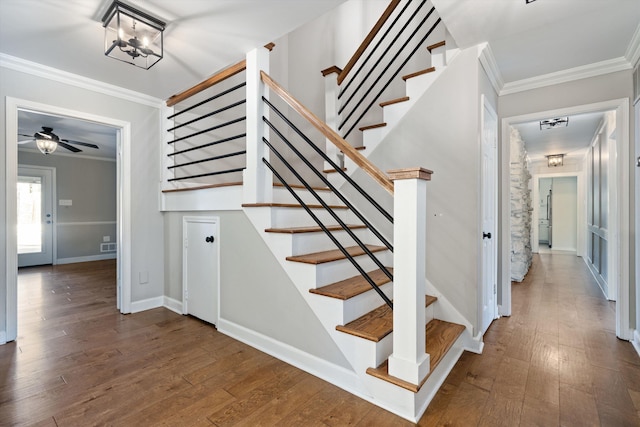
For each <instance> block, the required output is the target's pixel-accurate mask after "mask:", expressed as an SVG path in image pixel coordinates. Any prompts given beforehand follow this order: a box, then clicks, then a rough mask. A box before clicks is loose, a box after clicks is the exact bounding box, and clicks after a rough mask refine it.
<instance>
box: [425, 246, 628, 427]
mask: <svg viewBox="0 0 640 427" xmlns="http://www.w3.org/2000/svg"><path fill="white" fill-rule="evenodd" d="M512 292H513V294H512V298H513V306H512V316H511V317H503V318H500V319H498V320H496V321H494V322H493V324H492V325H491V327H490V328H489V330H488V332H487V334H486V335H485V347H484V352H483V354H482V355H476V354H471V353H468V352H466V353H464V354H463V357H462V358H461V359H460V361H459V362H458V364H457V365H456V367H455V368H454V370H453V371H452V372H451V374H450V375H449V377H448V378H447V380H446V383H445V385H444V387H443V388H442V389H441V390H440V392H439V393H438V395H437V396H436V398H435V399H434V401H433V402H432V404H431V406H430V407H429V409H428V410H427V413H426V414H425V416H424V417H423V420H422V421H425V420H429V419H430V421H429V422H428V423H426V424H424V425H467V426H470V425H484V426H498V425H502V426H516V425H518V424H519V425H520V426H535V425H537V426H556V425H563V426H598V425H602V426H640V418H639V417H638V413H639V411H640V358H639V357H638V355H637V354H636V352H635V351H634V349H633V347H632V345H631V344H630V343H628V342H626V341H621V340H618V339H617V338H616V336H615V303H613V302H609V301H607V300H606V299H605V298H604V297H603V295H602V292H601V290H600V288H598V286H597V284H596V282H595V280H594V279H593V276H592V275H591V273H590V272H589V271H588V270H587V268H586V266H585V264H584V261H583V260H582V258H579V257H576V256H575V255H561V254H554V255H550V254H541V255H534V262H533V265H532V267H531V270H530V271H529V273H528V274H527V276H526V277H525V280H524V281H523V282H522V283H514V284H513V286H512Z"/></svg>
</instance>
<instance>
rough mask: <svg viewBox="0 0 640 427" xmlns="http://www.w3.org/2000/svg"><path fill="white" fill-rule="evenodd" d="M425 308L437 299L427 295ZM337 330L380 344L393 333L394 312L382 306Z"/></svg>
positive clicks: (386, 306) (337, 327) (339, 326)
mask: <svg viewBox="0 0 640 427" xmlns="http://www.w3.org/2000/svg"><path fill="white" fill-rule="evenodd" d="M424 300H425V307H428V306H429V305H431V304H433V303H434V302H435V301H436V300H437V298H436V297H433V296H431V295H425V299H424ZM336 330H338V331H340V332H344V333H346V334H349V335H354V336H356V337H360V338H364V339H366V340H369V341H373V342H379V341H380V340H382V339H383V338H384V337H386V336H387V335H389V334H390V333H391V332H393V311H392V310H391V308H390V307H389V306H388V305H386V304H385V305H381V306H380V307H378V308H376V309H375V310H373V311H370V312H369V313H367V314H365V315H364V316H361V317H359V318H357V319H356V320H354V321H352V322H349V323H347V324H346V325H338V326H336Z"/></svg>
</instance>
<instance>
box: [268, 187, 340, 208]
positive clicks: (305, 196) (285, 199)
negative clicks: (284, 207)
mask: <svg viewBox="0 0 640 427" xmlns="http://www.w3.org/2000/svg"><path fill="white" fill-rule="evenodd" d="M315 191H316V193H317V194H318V195H319V196H320V198H321V199H322V200H324V201H325V202H326V203H327V204H330V205H344V203H341V202H339V201H338V198H337V197H336V196H335V195H334V194H333V193H332V192H330V191H323V190H315ZM295 193H296V195H297V196H298V197H300V198H301V199H302V200H303V201H304V202H305V203H308V204H314V205H317V204H320V202H318V199H316V198H315V196H314V195H313V194H311V193H310V192H309V191H307V190H306V189H300V188H296V189H295ZM273 202H274V203H298V201H297V200H296V199H295V197H293V196H292V195H291V193H289V190H287V189H286V188H282V187H276V188H274V189H273Z"/></svg>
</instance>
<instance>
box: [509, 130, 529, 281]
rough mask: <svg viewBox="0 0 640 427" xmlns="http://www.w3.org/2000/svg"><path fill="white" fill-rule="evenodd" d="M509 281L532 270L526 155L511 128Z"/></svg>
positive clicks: (523, 147)
mask: <svg viewBox="0 0 640 427" xmlns="http://www.w3.org/2000/svg"><path fill="white" fill-rule="evenodd" d="M510 161H511V280H512V281H515V282H522V280H523V279H524V276H526V274H527V272H528V271H529V267H530V266H531V259H532V257H533V254H532V252H531V213H532V211H533V206H532V205H531V189H530V188H529V181H530V180H531V174H530V173H529V170H528V168H527V151H526V150H525V146H524V141H523V140H522V138H521V136H520V132H518V130H517V129H513V128H511V159H510Z"/></svg>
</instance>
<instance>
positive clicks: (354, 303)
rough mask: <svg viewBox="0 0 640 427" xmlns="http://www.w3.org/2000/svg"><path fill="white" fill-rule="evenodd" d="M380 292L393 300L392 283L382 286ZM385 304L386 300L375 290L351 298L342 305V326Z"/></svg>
mask: <svg viewBox="0 0 640 427" xmlns="http://www.w3.org/2000/svg"><path fill="white" fill-rule="evenodd" d="M380 290H381V291H382V292H383V293H384V294H385V295H386V296H387V298H389V299H393V284H392V283H391V282H389V283H386V284H384V285H382V286H380ZM383 304H385V302H384V300H383V299H382V297H381V296H380V295H378V293H377V292H376V291H375V290H373V288H371V289H370V290H368V291H367V292H364V293H362V294H360V295H356V296H355V297H353V298H349V299H348V300H346V301H344V304H343V305H342V309H343V318H342V323H341V324H343V325H345V324H347V323H349V322H353V321H354V320H356V319H357V318H359V317H362V316H364V315H365V314H367V313H369V312H370V311H373V310H375V309H376V308H378V307H380V306H381V305H383Z"/></svg>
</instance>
